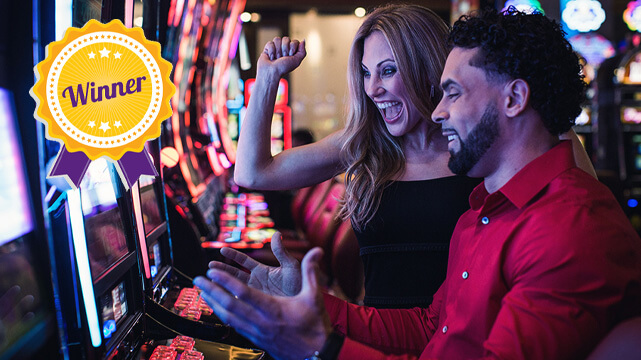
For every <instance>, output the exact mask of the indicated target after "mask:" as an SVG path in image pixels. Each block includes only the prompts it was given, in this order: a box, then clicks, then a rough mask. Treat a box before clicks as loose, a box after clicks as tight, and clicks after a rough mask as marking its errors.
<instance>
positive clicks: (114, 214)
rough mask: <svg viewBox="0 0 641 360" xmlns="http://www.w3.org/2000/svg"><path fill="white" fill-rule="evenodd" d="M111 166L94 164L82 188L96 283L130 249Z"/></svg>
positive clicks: (88, 245) (97, 161)
mask: <svg viewBox="0 0 641 360" xmlns="http://www.w3.org/2000/svg"><path fill="white" fill-rule="evenodd" d="M112 172H113V170H112V169H111V165H110V164H109V163H108V162H107V161H106V160H104V159H102V158H100V159H97V160H94V161H92V162H91V164H90V165H89V168H88V169H87V173H86V174H85V177H84V178H83V180H82V183H81V184H80V194H81V199H82V211H83V215H84V218H85V232H86V236H87V250H88V251H89V262H90V266H91V276H92V278H93V280H96V279H97V278H98V277H100V275H101V274H102V273H104V272H105V271H106V270H107V269H109V268H110V267H111V266H113V265H114V264H116V263H117V262H118V260H120V259H121V258H122V257H123V256H125V255H127V253H128V252H129V248H128V247H127V240H126V238H125V231H124V225H123V222H122V217H121V213H120V209H119V208H118V204H117V200H116V192H115V189H114V186H113V183H112V180H111V179H112V175H113V174H112Z"/></svg>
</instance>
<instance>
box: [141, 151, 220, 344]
mask: <svg viewBox="0 0 641 360" xmlns="http://www.w3.org/2000/svg"><path fill="white" fill-rule="evenodd" d="M158 143H159V142H158V141H157V140H156V141H154V142H151V143H148V146H147V148H148V150H150V153H151V154H152V158H153V159H154V163H155V164H159V163H160V151H159V144H158ZM157 170H160V169H157ZM159 173H160V171H159ZM131 198H132V204H133V217H134V221H135V224H136V232H137V235H138V236H137V238H138V242H139V249H140V252H139V261H140V264H141V267H142V269H141V274H142V277H143V284H144V293H145V312H146V315H147V318H148V325H149V326H148V328H147V329H148V332H149V333H150V334H153V335H155V336H161V335H162V334H163V333H164V332H163V330H164V329H166V328H170V329H172V331H175V332H177V333H180V334H184V335H187V336H190V337H195V338H199V339H204V340H212V341H219V340H222V339H224V338H225V337H227V336H228V335H229V332H230V328H229V327H228V326H225V325H222V324H221V323H220V320H219V319H218V318H217V317H216V316H215V315H213V313H212V311H211V309H210V308H209V307H208V306H207V305H206V304H205V303H204V300H200V296H199V295H198V292H197V291H196V290H195V289H194V287H193V285H192V280H193V278H192V277H190V276H188V275H186V274H185V273H184V272H182V271H180V270H179V269H177V268H176V267H174V265H173V259H174V252H173V245H174V244H173V238H174V237H180V236H181V234H180V233H178V232H174V233H173V236H172V231H173V229H171V228H170V226H169V225H168V224H169V222H168V221H167V220H168V217H167V212H166V208H165V206H166V205H165V201H164V199H165V196H164V194H163V184H162V179H161V178H160V177H157V178H153V177H149V176H143V177H141V178H140V179H139V181H138V183H137V184H135V185H134V186H133V187H132V190H131ZM176 246H182V245H181V244H180V243H179V242H176ZM195 250H196V253H195V254H194V255H195V256H197V255H198V252H200V251H201V250H200V249H199V248H197V249H195ZM203 266H204V268H203V269H201V271H200V272H198V273H197V275H201V274H203V273H204V272H205V271H206V270H205V269H206V265H203ZM187 300H190V301H187ZM192 300H193V301H192Z"/></svg>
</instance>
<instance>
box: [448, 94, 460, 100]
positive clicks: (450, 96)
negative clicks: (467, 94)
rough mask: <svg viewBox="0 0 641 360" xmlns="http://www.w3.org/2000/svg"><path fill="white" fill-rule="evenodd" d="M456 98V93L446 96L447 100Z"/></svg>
mask: <svg viewBox="0 0 641 360" xmlns="http://www.w3.org/2000/svg"><path fill="white" fill-rule="evenodd" d="M457 96H458V93H450V94H447V98H448V99H454V98H455V97H457Z"/></svg>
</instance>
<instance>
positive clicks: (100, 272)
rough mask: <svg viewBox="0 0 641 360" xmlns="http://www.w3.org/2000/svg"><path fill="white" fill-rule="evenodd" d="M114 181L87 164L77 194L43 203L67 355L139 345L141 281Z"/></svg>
mask: <svg viewBox="0 0 641 360" xmlns="http://www.w3.org/2000/svg"><path fill="white" fill-rule="evenodd" d="M117 177H118V175H117V174H116V171H115V169H114V167H113V165H111V164H110V163H108V162H107V161H106V160H104V159H98V160H96V161H92V163H91V164H90V165H89V168H88V169H87V173H86V174H85V177H84V179H83V181H82V183H81V184H80V187H79V189H75V190H68V191H66V192H64V193H61V194H60V195H59V196H58V197H57V198H56V199H55V201H53V203H52V204H50V206H49V209H50V212H49V216H50V222H51V224H52V230H53V248H54V251H55V258H56V269H55V271H56V277H57V278H58V282H59V288H60V289H59V303H60V312H61V318H62V320H63V329H64V339H65V343H66V347H67V349H68V352H69V357H70V358H72V359H75V358H86V359H121V358H126V356H125V355H126V354H130V353H132V352H133V351H134V350H135V349H137V348H139V347H140V346H141V345H142V343H143V328H144V324H143V306H142V296H143V292H142V282H141V281H140V277H139V267H138V259H137V256H136V244H135V239H134V234H133V231H131V229H132V223H131V221H130V219H129V217H128V216H126V215H125V214H127V213H131V211H130V210H129V209H128V204H127V202H126V199H125V196H124V189H123V188H122V185H121V184H120V183H119V182H118V181H117V180H116V178H117Z"/></svg>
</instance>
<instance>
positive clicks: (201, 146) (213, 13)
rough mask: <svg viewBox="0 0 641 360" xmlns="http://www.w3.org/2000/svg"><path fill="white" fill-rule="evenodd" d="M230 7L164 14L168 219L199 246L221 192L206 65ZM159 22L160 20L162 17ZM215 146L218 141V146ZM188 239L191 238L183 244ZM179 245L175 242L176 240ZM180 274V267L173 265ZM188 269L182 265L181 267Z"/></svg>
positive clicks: (213, 228)
mask: <svg viewBox="0 0 641 360" xmlns="http://www.w3.org/2000/svg"><path fill="white" fill-rule="evenodd" d="M233 2H235V1H231V2H230V1H226V0H223V1H216V2H210V1H203V0H189V1H181V0H177V1H173V2H172V3H171V6H170V8H169V14H168V16H167V18H168V35H167V43H166V44H165V45H164V47H165V50H164V51H163V53H164V57H165V58H167V59H169V60H170V61H171V62H172V64H174V72H173V82H174V84H175V85H176V93H175V95H174V98H173V99H172V109H173V115H172V117H171V119H169V120H167V121H166V124H165V125H164V129H165V130H166V131H165V135H164V136H163V141H162V143H163V146H170V147H173V148H174V149H176V151H177V152H178V154H179V161H178V164H177V165H176V166H175V167H174V168H171V169H169V168H164V169H163V171H164V172H165V174H164V175H165V179H164V180H165V186H166V193H167V196H168V199H167V201H168V210H169V218H170V222H171V223H172V224H175V225H174V227H176V228H179V227H180V228H184V229H185V231H184V233H185V236H184V237H183V238H182V239H181V240H180V241H184V242H192V243H195V244H198V245H199V244H200V243H201V242H202V241H208V240H211V239H213V238H215V236H216V235H217V233H218V225H217V221H216V220H217V213H216V211H217V208H218V207H217V204H219V203H220V201H221V199H222V193H223V188H224V186H225V184H224V182H223V180H222V179H220V176H221V175H223V173H224V168H223V166H222V165H221V164H220V161H219V158H218V155H219V154H218V153H217V152H216V150H215V147H214V145H212V144H213V143H216V141H215V138H216V136H217V134H216V133H213V134H212V130H211V129H210V124H211V123H213V121H214V120H213V118H214V117H213V114H212V111H213V110H212V107H213V104H212V101H211V93H212V91H214V89H213V88H214V87H215V84H213V82H212V77H213V76H214V74H213V73H212V70H211V69H212V67H211V66H210V65H211V64H210V63H211V62H212V61H214V59H216V57H217V56H218V51H219V43H220V41H221V37H222V35H221V34H222V33H223V29H224V25H225V20H226V18H227V17H228V15H229V12H228V11H229V7H230V3H233ZM163 17H164V16H163ZM217 143H218V146H221V145H220V141H218V142H217ZM187 234H191V235H190V236H189V238H187ZM177 241H178V240H177ZM175 265H177V266H178V267H179V268H180V266H179V265H180V264H179V261H177V262H176V263H175ZM185 266H187V265H185Z"/></svg>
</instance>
